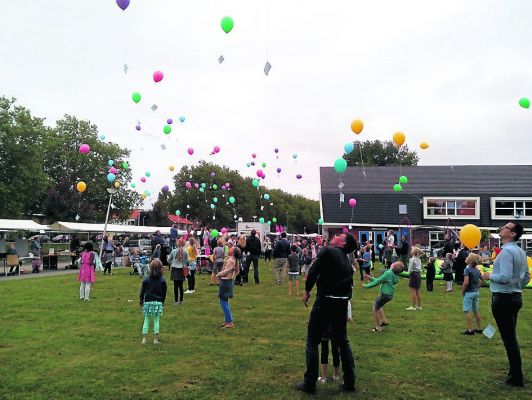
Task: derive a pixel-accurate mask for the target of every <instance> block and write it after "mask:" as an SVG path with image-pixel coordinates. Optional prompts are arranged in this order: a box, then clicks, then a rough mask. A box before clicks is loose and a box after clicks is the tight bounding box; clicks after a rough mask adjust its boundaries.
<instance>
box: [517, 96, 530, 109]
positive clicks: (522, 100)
mask: <svg viewBox="0 0 532 400" xmlns="http://www.w3.org/2000/svg"><path fill="white" fill-rule="evenodd" d="M519 105H520V106H521V107H523V108H530V99H528V98H527V97H522V98H520V99H519Z"/></svg>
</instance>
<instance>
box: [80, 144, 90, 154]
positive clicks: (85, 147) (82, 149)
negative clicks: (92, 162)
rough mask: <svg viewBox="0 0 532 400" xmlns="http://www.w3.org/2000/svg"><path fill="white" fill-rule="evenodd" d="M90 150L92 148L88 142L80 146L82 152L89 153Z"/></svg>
mask: <svg viewBox="0 0 532 400" xmlns="http://www.w3.org/2000/svg"><path fill="white" fill-rule="evenodd" d="M90 151H91V148H90V146H89V145H88V144H82V145H81V146H79V152H80V153H81V154H89V152H90Z"/></svg>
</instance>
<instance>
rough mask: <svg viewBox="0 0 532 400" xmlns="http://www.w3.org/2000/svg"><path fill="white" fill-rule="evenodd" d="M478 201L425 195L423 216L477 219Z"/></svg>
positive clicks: (478, 214) (478, 213)
mask: <svg viewBox="0 0 532 400" xmlns="http://www.w3.org/2000/svg"><path fill="white" fill-rule="evenodd" d="M531 201H532V199H531ZM479 203H480V198H479V197H425V198H424V199H423V214H424V215H423V216H424V218H426V219H445V218H448V217H451V218H455V219H479V218H480V211H479Z"/></svg>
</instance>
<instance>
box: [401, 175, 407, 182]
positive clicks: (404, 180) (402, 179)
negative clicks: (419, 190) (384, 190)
mask: <svg viewBox="0 0 532 400" xmlns="http://www.w3.org/2000/svg"><path fill="white" fill-rule="evenodd" d="M399 183H408V178H407V177H406V176H404V175H402V176H400V177H399Z"/></svg>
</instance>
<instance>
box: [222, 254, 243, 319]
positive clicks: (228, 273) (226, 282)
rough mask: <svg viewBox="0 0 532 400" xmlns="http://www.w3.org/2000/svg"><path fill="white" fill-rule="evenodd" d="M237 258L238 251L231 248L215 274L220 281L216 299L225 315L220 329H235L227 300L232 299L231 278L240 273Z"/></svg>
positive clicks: (238, 255)
mask: <svg viewBox="0 0 532 400" xmlns="http://www.w3.org/2000/svg"><path fill="white" fill-rule="evenodd" d="M239 258H240V249H239V248H238V247H231V249H230V250H229V257H227V259H226V260H225V262H224V265H223V268H222V270H221V271H220V272H219V273H218V274H216V277H217V278H219V279H220V288H219V289H218V297H219V298H220V306H221V307H222V310H223V312H224V315H225V322H224V324H223V325H222V328H234V327H235V324H234V323H233V316H232V315H231V308H230V307H229V299H230V298H232V297H233V278H234V277H235V275H237V274H238V272H239V271H240V265H239V262H238V259H239Z"/></svg>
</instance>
